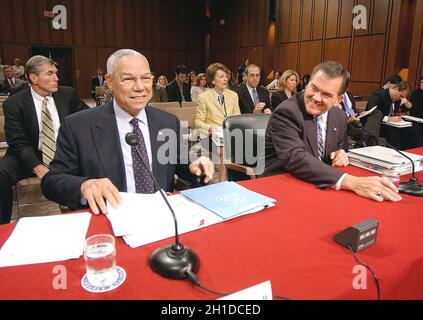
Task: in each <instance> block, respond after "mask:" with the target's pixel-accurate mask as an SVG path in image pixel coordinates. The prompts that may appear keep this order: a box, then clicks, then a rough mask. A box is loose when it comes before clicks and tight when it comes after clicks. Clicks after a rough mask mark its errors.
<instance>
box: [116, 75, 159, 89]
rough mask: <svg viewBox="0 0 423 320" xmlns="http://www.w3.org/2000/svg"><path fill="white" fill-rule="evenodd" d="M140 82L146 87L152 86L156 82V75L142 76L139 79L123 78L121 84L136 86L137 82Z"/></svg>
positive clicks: (132, 77) (133, 77)
mask: <svg viewBox="0 0 423 320" xmlns="http://www.w3.org/2000/svg"><path fill="white" fill-rule="evenodd" d="M138 79H139V80H140V81H141V82H142V84H144V85H148V84H151V83H152V82H153V80H154V75H153V74H151V73H146V74H143V75H141V76H140V77H139V78H137V77H135V76H122V78H121V79H120V82H121V83H122V84H123V85H125V86H128V87H129V86H133V85H135V83H136V82H137V80H138Z"/></svg>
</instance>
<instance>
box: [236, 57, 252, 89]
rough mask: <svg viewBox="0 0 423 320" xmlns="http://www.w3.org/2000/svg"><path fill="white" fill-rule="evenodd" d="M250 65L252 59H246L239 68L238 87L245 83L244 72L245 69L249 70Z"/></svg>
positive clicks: (237, 74)
mask: <svg viewBox="0 0 423 320" xmlns="http://www.w3.org/2000/svg"><path fill="white" fill-rule="evenodd" d="M249 64H250V59H248V58H247V59H245V62H244V64H243V65H242V66H240V67H239V68H238V71H237V73H236V76H237V80H238V85H240V84H242V83H243V82H244V72H245V68H247V66H248V65H249Z"/></svg>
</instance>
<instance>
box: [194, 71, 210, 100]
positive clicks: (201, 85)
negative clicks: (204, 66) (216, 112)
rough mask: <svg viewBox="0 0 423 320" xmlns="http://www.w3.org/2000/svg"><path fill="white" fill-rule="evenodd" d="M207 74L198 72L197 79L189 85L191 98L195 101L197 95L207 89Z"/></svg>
mask: <svg viewBox="0 0 423 320" xmlns="http://www.w3.org/2000/svg"><path fill="white" fill-rule="evenodd" d="M207 89H208V88H207V76H206V74H205V73H199V74H198V76H197V79H196V80H195V82H194V83H193V84H192V86H191V100H192V102H197V99H198V96H199V95H200V94H202V93H203V92H205V91H206V90H207Z"/></svg>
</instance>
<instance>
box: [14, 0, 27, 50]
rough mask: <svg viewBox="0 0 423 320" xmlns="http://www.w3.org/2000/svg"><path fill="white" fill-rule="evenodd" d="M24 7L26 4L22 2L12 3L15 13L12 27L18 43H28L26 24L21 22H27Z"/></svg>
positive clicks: (20, 0)
mask: <svg viewBox="0 0 423 320" xmlns="http://www.w3.org/2000/svg"><path fill="white" fill-rule="evenodd" d="M24 6H25V4H23V3H22V0H15V1H13V2H12V10H13V13H14V16H13V18H14V19H13V21H12V26H13V29H14V35H15V39H16V42H17V43H25V42H27V37H26V30H25V26H26V24H24V23H21V21H25V16H24Z"/></svg>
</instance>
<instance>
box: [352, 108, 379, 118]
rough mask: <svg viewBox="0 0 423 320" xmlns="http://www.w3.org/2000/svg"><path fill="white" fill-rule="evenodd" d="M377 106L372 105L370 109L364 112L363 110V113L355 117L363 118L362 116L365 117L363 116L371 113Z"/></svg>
mask: <svg viewBox="0 0 423 320" xmlns="http://www.w3.org/2000/svg"><path fill="white" fill-rule="evenodd" d="M376 108H377V106H374V107H373V108H371V109H370V110H367V111H365V112H363V113H361V114H360V115H359V116H358V117H357V119H361V118H363V117H365V116H368V115H369V114H371V113H372V112H373V111H374V110H375V109H376Z"/></svg>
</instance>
